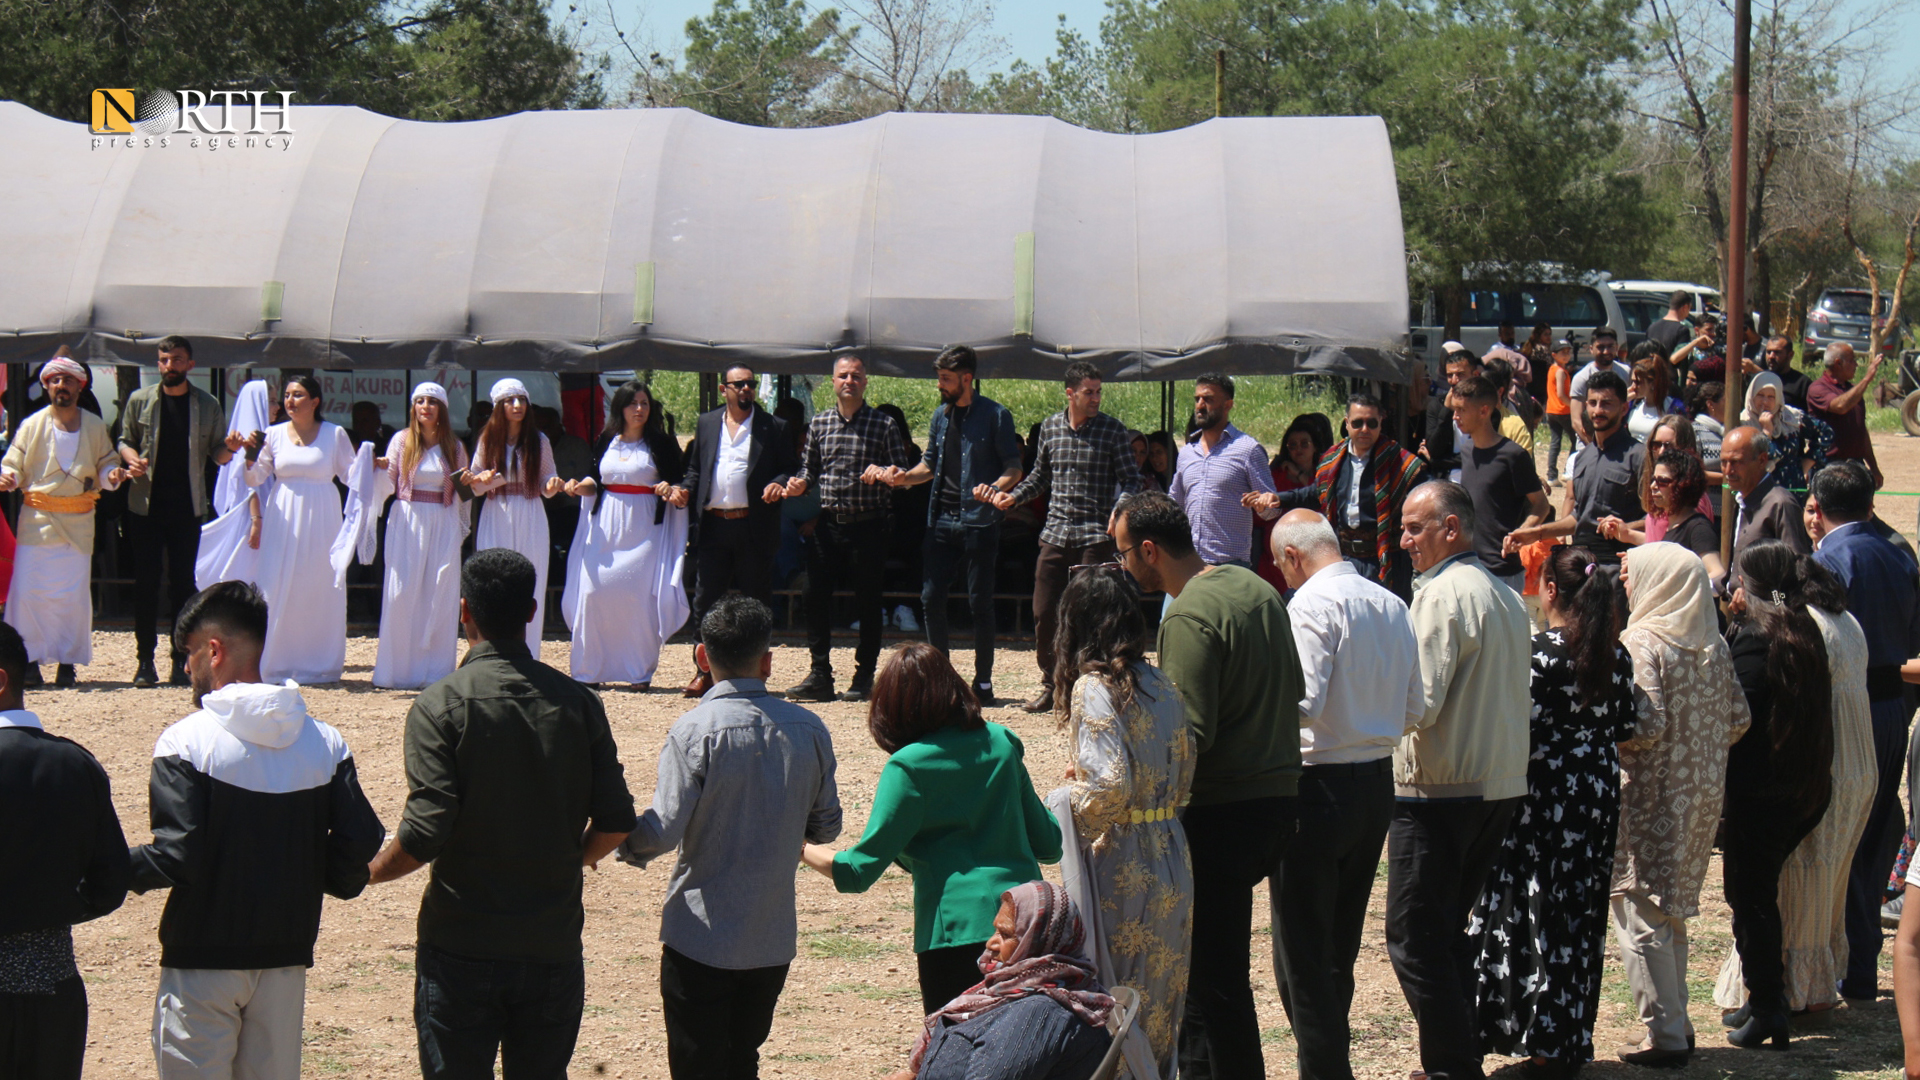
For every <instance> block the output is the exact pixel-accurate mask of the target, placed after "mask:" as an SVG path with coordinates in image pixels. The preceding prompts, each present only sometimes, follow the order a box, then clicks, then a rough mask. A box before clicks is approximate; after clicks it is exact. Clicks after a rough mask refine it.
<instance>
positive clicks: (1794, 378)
mask: <svg viewBox="0 0 1920 1080" xmlns="http://www.w3.org/2000/svg"><path fill="white" fill-rule="evenodd" d="M1776 374H1778V375H1779V376H1780V389H1781V391H1782V394H1781V396H1782V397H1784V398H1786V399H1787V404H1789V405H1791V406H1793V407H1794V408H1796V409H1799V410H1801V411H1802V412H1805V411H1806V408H1807V387H1809V386H1812V385H1813V380H1812V379H1810V378H1808V377H1807V373H1806V372H1804V371H1800V370H1797V369H1795V368H1792V367H1789V368H1787V370H1785V371H1782V372H1776Z"/></svg>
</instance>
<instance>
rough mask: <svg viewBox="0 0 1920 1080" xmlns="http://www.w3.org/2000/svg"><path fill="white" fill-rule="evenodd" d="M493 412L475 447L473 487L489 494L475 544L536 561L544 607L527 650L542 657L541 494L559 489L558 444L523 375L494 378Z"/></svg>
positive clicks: (544, 540) (531, 626)
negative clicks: (537, 417) (537, 423)
mask: <svg viewBox="0 0 1920 1080" xmlns="http://www.w3.org/2000/svg"><path fill="white" fill-rule="evenodd" d="M488 396H489V397H491V398H492V399H493V413H492V415H490V416H489V417H487V426H486V427H484V428H482V429H481V431H480V439H479V441H478V442H477V443H476V444H475V446H474V448H473V470H474V471H473V493H474V494H475V495H485V496H487V501H486V502H485V503H484V504H482V505H481V507H480V524H479V525H478V526H476V527H475V530H474V549H475V550H477V551H485V550H486V549H487V548H496V547H503V548H512V549H513V550H515V551H517V552H519V553H520V554H522V555H525V556H526V557H527V561H528V562H531V563H532V564H533V577H534V581H535V583H536V588H535V590H534V595H535V596H536V597H538V598H539V601H540V608H539V610H537V611H535V612H534V616H533V621H532V622H530V623H528V624H527V650H528V651H529V652H531V653H533V658H534V659H535V660H538V659H540V628H541V624H543V623H545V622H546V621H547V561H548V558H549V556H550V554H551V553H552V551H553V544H552V542H551V541H550V540H549V539H548V536H547V508H546V507H545V506H544V505H543V504H542V503H541V499H542V498H543V497H544V498H551V497H553V496H555V495H558V494H560V492H561V490H562V483H561V480H560V477H559V474H558V473H556V472H555V471H554V468H553V446H552V444H550V443H549V442H547V437H546V436H545V435H542V434H541V433H540V432H539V430H538V429H536V428H535V427H534V426H533V425H532V424H530V423H528V422H527V411H528V400H527V387H526V384H524V383H522V382H521V381H520V380H519V379H501V380H500V381H499V382H497V383H494V384H493V392H492V393H491V394H489V395H488Z"/></svg>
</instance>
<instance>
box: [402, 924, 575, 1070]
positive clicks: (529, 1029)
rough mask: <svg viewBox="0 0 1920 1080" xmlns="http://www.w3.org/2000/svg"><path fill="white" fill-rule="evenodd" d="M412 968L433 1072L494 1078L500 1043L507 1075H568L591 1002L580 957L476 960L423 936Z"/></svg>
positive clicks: (424, 1058)
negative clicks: (584, 1009)
mask: <svg viewBox="0 0 1920 1080" xmlns="http://www.w3.org/2000/svg"><path fill="white" fill-rule="evenodd" d="M413 970H414V983H413V1024H414V1028H415V1030H416V1031H417V1032H418V1033H419V1036H420V1072H421V1074H422V1075H423V1076H424V1077H426V1080H492V1077H493V1060H494V1055H495V1053H496V1051H497V1052H498V1054H499V1057H500V1067H501V1070H502V1071H503V1073H504V1074H505V1076H506V1077H507V1080H544V1078H549V1077H550V1078H552V1080H565V1077H566V1075H567V1062H569V1061H571V1060H572V1059H573V1045H574V1042H575V1040H577V1039H578V1038H579V1037H580V1011H581V1008H582V1007H583V1006H584V1005H585V1004H586V986H587V982H586V967H585V965H584V964H583V963H582V962H581V961H580V959H579V958H575V959H573V960H567V961H562V962H560V963H538V962H534V961H516V960H470V959H467V958H466V957H461V956H454V955H453V954H451V953H446V952H442V951H440V950H439V949H436V948H434V947H433V946H431V945H425V944H423V945H421V946H420V948H419V951H418V953H417V954H416V955H415V957H414V966H413Z"/></svg>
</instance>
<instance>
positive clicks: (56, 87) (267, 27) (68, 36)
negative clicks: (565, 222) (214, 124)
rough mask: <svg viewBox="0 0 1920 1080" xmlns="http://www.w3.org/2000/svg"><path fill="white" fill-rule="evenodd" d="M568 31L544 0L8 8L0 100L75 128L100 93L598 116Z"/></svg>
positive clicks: (407, 112) (597, 87)
mask: <svg viewBox="0 0 1920 1080" xmlns="http://www.w3.org/2000/svg"><path fill="white" fill-rule="evenodd" d="M570 10H571V9H570ZM570 29H571V27H568V26H555V25H554V24H553V23H552V21H551V20H550V19H549V18H548V15H547V12H546V10H545V7H544V5H542V4H541V3H540V2H539V0H424V2H422V3H417V4H412V5H406V4H402V5H393V4H389V3H386V2H383V0H195V2H193V3H134V2H131V0H0V98H10V99H12V100H14V101H19V102H22V103H24V104H26V105H30V106H32V107H33V108H36V109H39V110H40V111H42V112H45V113H48V114H51V115H54V116H60V117H64V118H66V119H69V120H81V121H83V120H85V119H86V118H87V111H88V103H89V95H90V92H91V91H92V90H93V89H94V88H96V87H127V88H132V89H135V90H139V91H143V92H144V91H151V90H159V89H172V90H177V89H188V88H190V89H210V90H229V89H235V90H247V89H272V90H289V91H293V92H294V94H295V99H294V100H295V101H296V103H307V104H331V105H360V106H363V107H365V108H369V109H375V110H378V111H380V112H384V113H387V114H389V115H394V116H402V117H408V118H419V119H435V120H471V119H479V118H483V117H488V116H498V115H501V114H503V113H509V112H515V111H519V110H522V109H554V108H574V107H591V106H594V105H597V104H599V103H600V102H601V101H603V100H604V92H603V90H602V88H601V84H600V76H599V73H598V70H597V68H596V67H595V66H594V65H591V64H589V63H587V62H586V59H585V58H584V57H583V56H582V54H581V52H580V50H579V48H578V44H577V42H576V41H575V40H574V39H573V38H572V37H571V36H570V33H569V32H570Z"/></svg>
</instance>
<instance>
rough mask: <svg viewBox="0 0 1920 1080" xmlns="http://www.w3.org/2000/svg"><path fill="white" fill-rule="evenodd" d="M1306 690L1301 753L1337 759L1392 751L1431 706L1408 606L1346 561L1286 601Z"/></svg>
mask: <svg viewBox="0 0 1920 1080" xmlns="http://www.w3.org/2000/svg"><path fill="white" fill-rule="evenodd" d="M1287 618H1288V621H1290V622H1291V623H1292V624H1293V642H1294V646H1295V648H1296V649H1297V650H1298V652H1299V653H1300V673H1301V674H1302V675H1303V676H1305V679H1306V690H1305V693H1304V695H1303V696H1302V697H1301V699H1300V757H1301V759H1302V761H1304V762H1305V763H1306V764H1308V765H1335V764H1343V763H1348V762H1360V761H1375V760H1378V759H1380V758H1384V757H1390V756H1392V754H1393V751H1394V748H1395V747H1396V746H1398V745H1399V744H1400V739H1401V736H1403V735H1405V734H1406V733H1407V732H1409V731H1411V730H1413V726H1414V725H1415V724H1417V723H1419V721H1420V718H1421V717H1422V716H1423V715H1424V714H1425V712H1426V704H1425V700H1424V698H1423V696H1422V694H1421V688H1420V647H1419V644H1418V643H1417V642H1416V641H1415V639H1414V634H1413V623H1412V621H1411V620H1410V619H1408V617H1407V605H1406V604H1404V603H1402V602H1401V601H1400V598H1399V597H1397V596H1395V595H1393V594H1392V593H1390V592H1388V591H1387V590H1386V589H1383V588H1381V587H1380V586H1379V585H1377V584H1375V583H1374V582H1372V581H1369V580H1368V579H1366V578H1365V577H1362V576H1361V575H1360V574H1359V573H1358V572H1357V571H1355V570H1354V568H1353V567H1352V566H1350V565H1348V564H1347V563H1346V562H1345V561H1344V560H1343V561H1341V562H1337V563H1334V564H1333V565H1331V566H1326V567H1322V568H1321V569H1319V570H1317V571H1315V572H1314V574H1313V576H1312V577H1309V578H1308V579H1307V580H1306V582H1305V583H1303V584H1302V585H1301V586H1300V589H1299V591H1298V592H1296V593H1294V594H1293V599H1292V600H1290V601H1288V603H1287Z"/></svg>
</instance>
